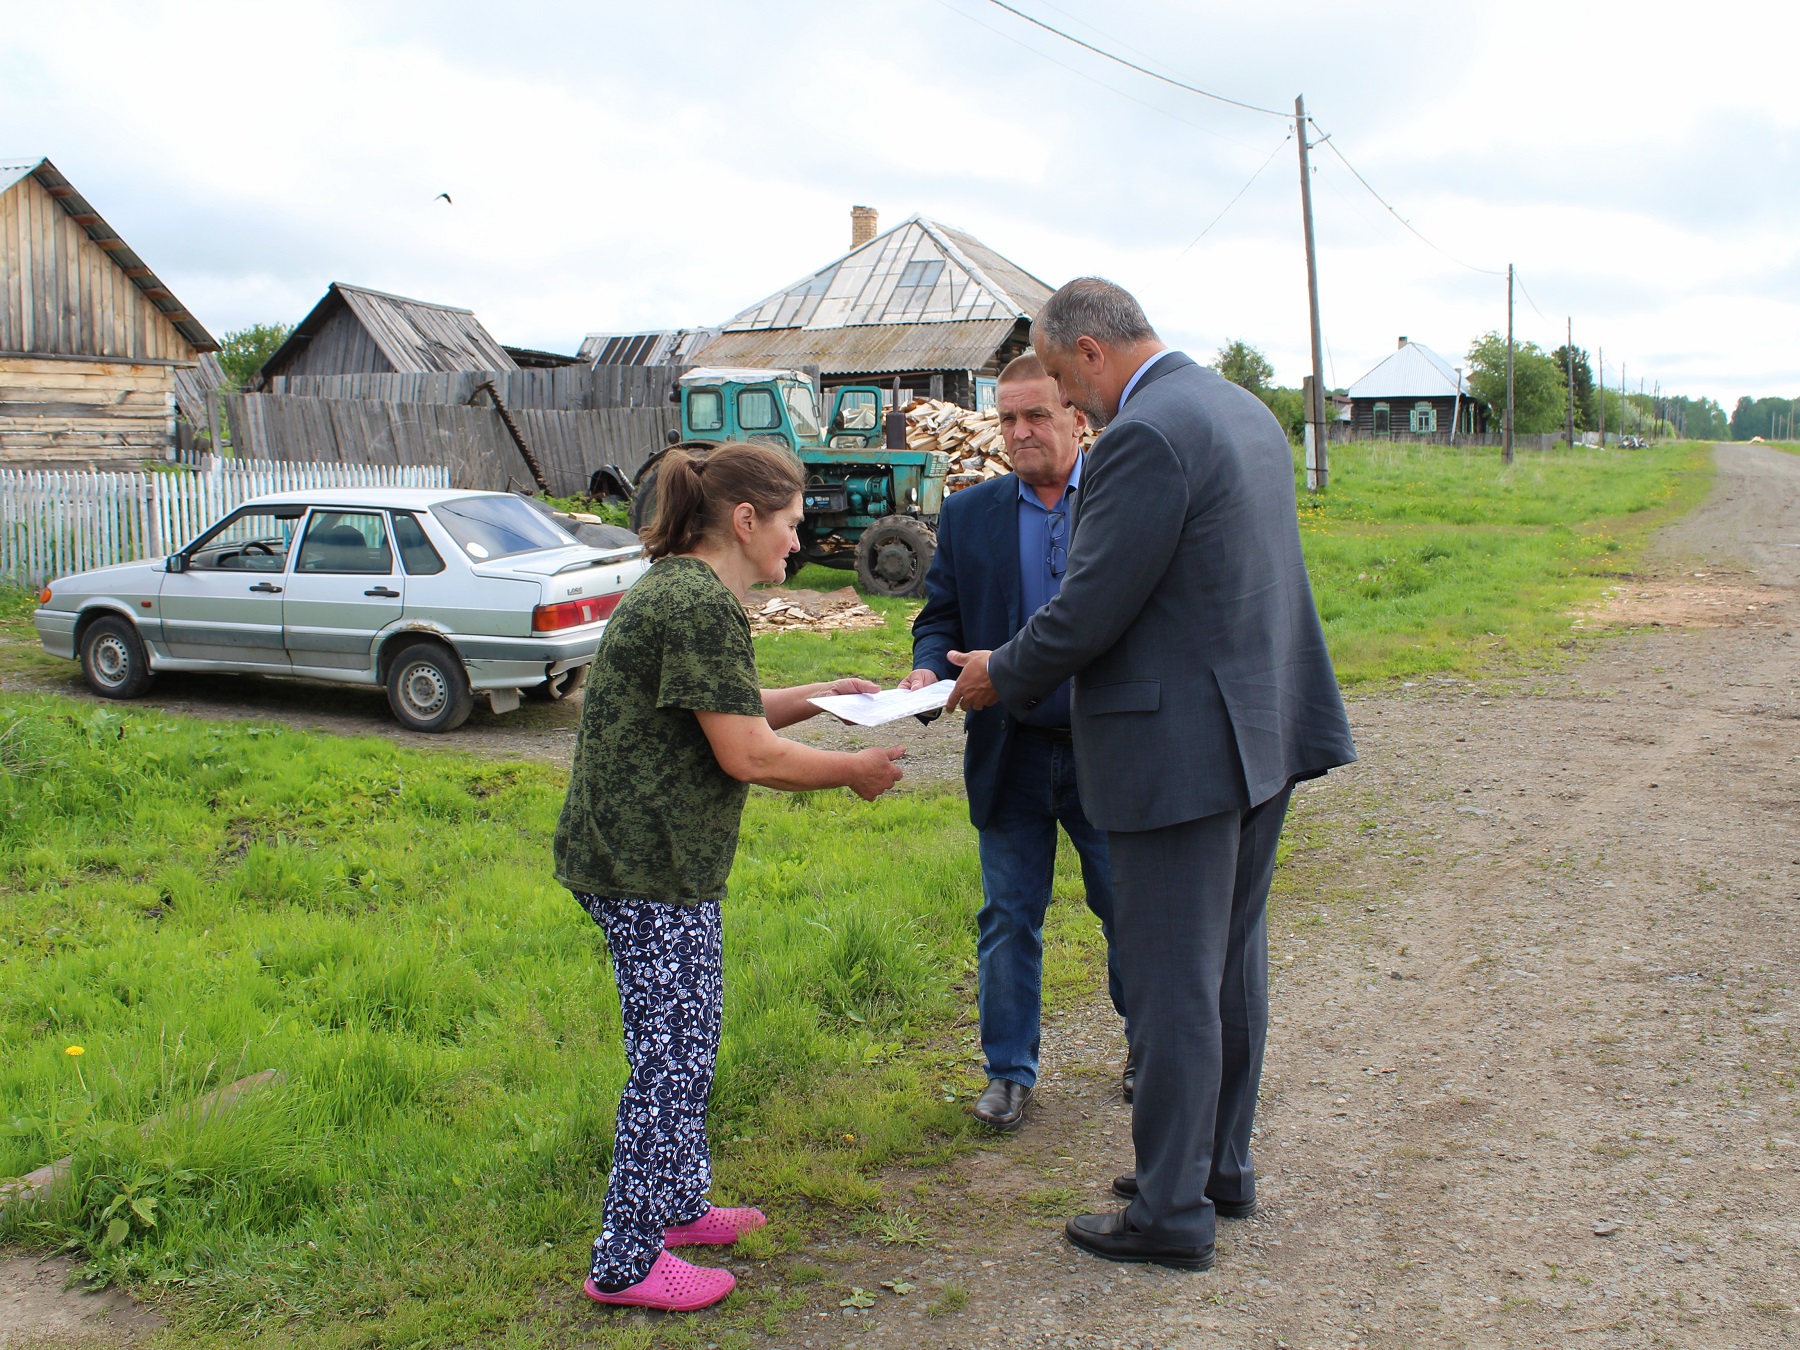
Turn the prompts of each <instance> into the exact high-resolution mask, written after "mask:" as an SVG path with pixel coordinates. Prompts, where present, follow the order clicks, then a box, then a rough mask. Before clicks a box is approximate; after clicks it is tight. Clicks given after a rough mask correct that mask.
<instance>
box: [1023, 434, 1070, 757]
mask: <svg viewBox="0 0 1800 1350" xmlns="http://www.w3.org/2000/svg"><path fill="white" fill-rule="evenodd" d="M1084 458H1086V457H1085V456H1084V455H1079V454H1078V455H1076V456H1075V467H1074V469H1073V470H1071V471H1070V473H1069V482H1068V485H1067V486H1066V487H1064V488H1063V492H1062V496H1061V497H1059V498H1058V499H1057V502H1056V505H1055V506H1050V507H1047V506H1045V505H1044V503H1043V501H1042V500H1041V499H1040V498H1039V497H1038V495H1037V489H1036V488H1034V487H1032V486H1031V484H1029V483H1027V482H1026V481H1025V480H1024V479H1023V478H1021V479H1020V480H1019V609H1020V612H1021V613H1022V614H1023V616H1024V617H1025V618H1026V619H1030V618H1031V616H1032V615H1033V614H1036V613H1037V612H1038V611H1039V610H1040V609H1042V608H1043V607H1044V606H1045V605H1047V604H1049V603H1050V601H1051V599H1052V598H1053V597H1054V596H1055V595H1056V593H1057V592H1058V591H1060V590H1061V589H1062V579H1063V573H1064V572H1065V571H1067V570H1068V566H1069V508H1070V507H1071V506H1072V505H1073V504H1074V503H1073V501H1072V500H1071V498H1073V497H1074V495H1075V489H1076V488H1077V487H1079V486H1080V485H1081V462H1082V460H1083V459H1084ZM1021 720H1022V721H1024V722H1025V723H1026V724H1027V725H1028V726H1034V727H1066V726H1068V725H1069V682H1068V681H1067V680H1064V681H1063V682H1062V683H1061V684H1059V685H1057V687H1056V689H1055V691H1054V692H1053V693H1051V694H1050V696H1049V697H1048V698H1046V699H1045V700H1044V701H1043V702H1042V703H1040V704H1038V706H1037V707H1035V708H1033V709H1032V710H1031V711H1030V712H1029V713H1028V714H1026V715H1025V717H1024V718H1022V719H1021Z"/></svg>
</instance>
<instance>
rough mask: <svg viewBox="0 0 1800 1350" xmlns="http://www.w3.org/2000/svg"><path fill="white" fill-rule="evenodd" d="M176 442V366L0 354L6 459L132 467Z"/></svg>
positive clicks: (1, 436)
mask: <svg viewBox="0 0 1800 1350" xmlns="http://www.w3.org/2000/svg"><path fill="white" fill-rule="evenodd" d="M174 444H175V368H174V367H172V366H168V365H160V364H144V363H139V362H127V361H83V360H58V359H54V358H48V357H31V356H0V465H4V466H6V467H8V468H15V469H55V468H62V469H94V468H118V467H133V466H136V465H137V464H138V463H140V462H142V461H143V460H146V459H163V458H165V457H166V456H167V453H168V451H169V449H170V448H171V447H172V446H173V445H174Z"/></svg>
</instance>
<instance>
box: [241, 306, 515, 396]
mask: <svg viewBox="0 0 1800 1350" xmlns="http://www.w3.org/2000/svg"><path fill="white" fill-rule="evenodd" d="M517 369H519V363H518V362H517V361H515V360H513V358H512V357H511V356H509V355H508V354H507V351H506V349H505V348H504V347H502V346H501V345H500V344H499V343H498V342H496V341H494V338H493V335H492V334H491V333H489V332H488V330H487V329H485V328H483V327H482V326H481V320H480V319H477V318H476V317H475V315H474V312H473V311H472V310H467V309H460V308H458V307H457V306H455V305H435V304H432V303H430V302H429V301H426V300H409V299H407V298H406V297H405V296H402V295H388V294H386V293H384V292H382V291H371V290H369V289H368V288H367V287H363V286H348V285H345V284H344V283H343V282H341V281H334V282H332V283H331V288H330V289H329V290H327V291H326V292H325V296H324V298H323V299H322V300H320V301H319V303H318V304H316V305H314V306H313V307H312V312H311V313H309V314H308V315H307V316H306V317H305V318H304V319H302V320H300V322H299V323H298V324H296V325H295V326H294V331H293V332H292V333H291V334H290V335H289V336H288V340H287V341H286V342H284V343H282V344H281V346H279V347H277V348H276V349H275V351H274V353H273V354H272V355H271V356H270V357H269V359H268V360H267V361H265V362H263V364H262V369H260V370H259V371H257V373H256V381H255V383H256V386H257V387H258V388H267V387H268V382H269V380H270V379H271V378H273V377H274V376H277V375H386V374H395V373H398V374H403V375H422V374H429V373H432V372H437V371H461V370H517Z"/></svg>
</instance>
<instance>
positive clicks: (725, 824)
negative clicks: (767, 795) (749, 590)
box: [555, 558, 763, 905]
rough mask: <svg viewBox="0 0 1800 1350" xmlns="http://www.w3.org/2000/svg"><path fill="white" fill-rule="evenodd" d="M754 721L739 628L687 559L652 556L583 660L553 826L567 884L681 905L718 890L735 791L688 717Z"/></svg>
mask: <svg viewBox="0 0 1800 1350" xmlns="http://www.w3.org/2000/svg"><path fill="white" fill-rule="evenodd" d="M696 710H698V711H701V712H721V713H739V714H742V715H744V716H747V717H761V716H762V715H763V702H762V691H761V689H760V688H759V687H758V685H757V680H756V650H755V648H754V647H753V646H752V645H751V643H750V622H749V620H748V619H746V618H745V617H744V608H743V606H742V605H740V604H739V603H738V602H737V599H736V597H734V596H733V595H732V594H731V592H730V591H728V590H727V589H726V588H725V584H724V582H722V581H720V580H719V577H718V574H717V573H716V572H714V571H713V570H712V568H711V567H709V566H708V565H707V564H706V563H704V562H702V561H701V560H700V559H698V558H664V559H662V560H661V561H659V562H658V563H657V564H656V565H655V566H654V567H652V568H651V569H650V570H649V572H648V573H646V574H645V575H644V576H643V578H642V579H640V580H639V581H638V583H637V584H636V585H634V586H633V587H632V588H631V589H630V590H629V591H627V592H626V593H625V598H624V599H623V600H621V601H620V602H619V607H618V609H617V610H615V611H614V612H613V617H612V621H611V622H610V623H608V624H607V626H606V635H605V636H604V637H603V638H601V640H600V650H599V652H598V654H597V655H596V656H595V657H594V661H593V664H592V665H590V666H589V667H588V676H587V694H586V697H585V700H584V706H583V708H582V711H581V732H580V734H579V736H578V737H577V738H576V741H575V771H574V773H573V774H572V775H571V776H570V779H569V797H568V800H567V801H566V802H564V803H563V812H562V819H561V821H559V822H558V824H557V827H556V846H555V857H556V879H557V880H558V881H560V882H561V883H562V884H563V885H565V886H567V887H568V888H569V889H570V890H572V891H585V892H588V893H590V894H594V895H605V896H620V897H626V898H629V899H634V900H661V901H664V902H667V903H670V904H681V905H692V904H697V903H699V902H701V901H703V900H720V899H723V898H724V896H725V878H726V876H727V875H728V874H729V873H730V871H731V859H732V855H733V854H734V853H736V851H737V838H738V823H739V821H740V819H741V818H742V816H743V813H744V799H745V797H746V796H748V795H749V791H750V789H749V787H748V786H747V785H746V784H744V783H740V782H739V781H738V780H737V779H735V778H733V777H732V776H731V775H730V774H728V773H726V772H725V770H724V769H722V768H720V767H719V761H718V760H717V759H716V758H715V757H714V756H713V752H712V746H711V744H710V743H709V742H708V741H707V739H706V733H705V732H703V731H702V730H701V729H700V719H699V718H697V717H695V716H694V712H695V711H696Z"/></svg>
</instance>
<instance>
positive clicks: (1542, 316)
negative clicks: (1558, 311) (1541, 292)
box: [1513, 268, 1550, 323]
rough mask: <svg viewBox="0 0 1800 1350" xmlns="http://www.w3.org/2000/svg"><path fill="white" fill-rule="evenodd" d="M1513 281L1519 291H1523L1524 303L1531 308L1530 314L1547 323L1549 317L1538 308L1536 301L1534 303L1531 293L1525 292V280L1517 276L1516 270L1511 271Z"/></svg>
mask: <svg viewBox="0 0 1800 1350" xmlns="http://www.w3.org/2000/svg"><path fill="white" fill-rule="evenodd" d="M1513 280H1514V281H1516V282H1518V283H1519V289H1520V290H1521V291H1525V303H1526V304H1528V305H1530V306H1531V308H1532V312H1533V313H1535V314H1536V315H1537V316H1538V318H1540V319H1542V320H1543V321H1544V322H1545V323H1549V322H1550V316H1549V315H1548V314H1546V313H1544V311H1543V310H1541V309H1539V308H1538V305H1537V301H1535V300H1533V299H1532V298H1531V292H1530V291H1526V290H1525V278H1524V277H1522V276H1520V275H1519V273H1518V269H1517V268H1514V269H1513Z"/></svg>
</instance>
